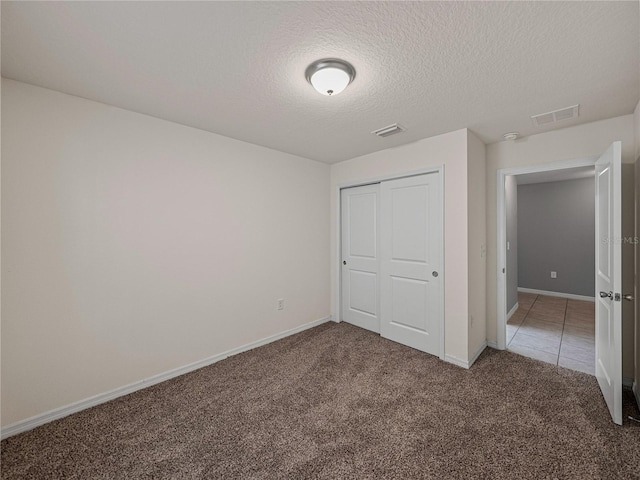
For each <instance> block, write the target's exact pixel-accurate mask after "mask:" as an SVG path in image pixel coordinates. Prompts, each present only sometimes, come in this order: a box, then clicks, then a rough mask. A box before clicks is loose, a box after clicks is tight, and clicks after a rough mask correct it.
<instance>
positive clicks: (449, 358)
mask: <svg viewBox="0 0 640 480" xmlns="http://www.w3.org/2000/svg"><path fill="white" fill-rule="evenodd" d="M485 348H487V342H486V341H484V342H482V345H480V348H478V350H477V351H476V353H474V354H473V355H472V356H471V359H470V360H469V361H467V360H462V359H461V358H458V357H455V356H453V355H446V354H445V356H444V361H445V362H448V363H453V364H454V365H457V366H459V367H462V368H466V369H467V370H468V369H469V368H471V365H473V362H475V361H476V360H477V359H478V357H479V356H480V355H481V354H482V352H484V349H485Z"/></svg>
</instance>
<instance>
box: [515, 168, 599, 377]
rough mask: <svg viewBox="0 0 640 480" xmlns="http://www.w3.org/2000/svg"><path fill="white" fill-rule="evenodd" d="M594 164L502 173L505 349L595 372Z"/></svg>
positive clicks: (579, 369)
mask: <svg viewBox="0 0 640 480" xmlns="http://www.w3.org/2000/svg"><path fill="white" fill-rule="evenodd" d="M594 176H595V167H594V166H585V167H576V168H569V169H562V170H556V171H550V172H549V171H546V172H531V173H521V174H515V175H508V176H507V177H506V178H505V211H506V250H507V252H506V296H507V312H508V313H507V325H506V348H507V349H508V350H510V351H512V352H514V353H517V354H520V355H523V356H526V357H530V358H534V359H537V360H541V361H543V362H546V363H551V364H553V365H559V366H561V367H565V368H570V369H572V370H578V371H581V372H584V373H587V374H590V375H595V256H594V252H595V202H594V198H595V180H594Z"/></svg>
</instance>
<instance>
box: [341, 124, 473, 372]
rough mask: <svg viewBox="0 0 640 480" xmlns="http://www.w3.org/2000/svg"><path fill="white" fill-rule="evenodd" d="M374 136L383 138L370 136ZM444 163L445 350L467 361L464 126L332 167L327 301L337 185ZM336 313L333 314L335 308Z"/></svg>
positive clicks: (466, 232) (465, 142) (396, 174)
mask: <svg viewBox="0 0 640 480" xmlns="http://www.w3.org/2000/svg"><path fill="white" fill-rule="evenodd" d="M373 141H384V140H379V139H374V140H373ZM441 165H444V169H445V172H444V218H445V225H444V242H445V253H444V274H445V278H444V288H445V304H444V315H445V354H446V355H449V356H450V357H453V358H455V359H459V360H462V361H467V360H468V322H469V319H468V312H469V306H468V276H469V271H468V268H469V263H468V241H467V239H468V224H467V214H468V212H467V195H468V191H467V130H466V129H463V130H458V131H455V132H451V133H447V134H444V135H439V136H436V137H431V138H427V139H424V140H421V141H418V142H415V143H412V144H409V145H403V146H400V147H396V148H390V149H388V150H382V151H379V152H375V153H371V154H368V155H364V156H361V157H357V158H354V159H351V160H347V161H345V162H340V163H337V164H334V165H332V166H331V238H332V239H333V241H332V244H331V305H332V309H331V311H332V312H336V306H337V305H338V302H339V292H337V291H336V288H337V281H336V280H337V276H336V275H337V264H338V261H339V258H338V255H339V248H338V241H337V239H336V234H337V229H336V226H337V221H338V219H339V218H340V217H339V212H338V207H339V204H338V198H339V197H338V188H339V186H341V185H342V186H345V185H346V184H354V183H356V182H360V183H366V182H367V181H371V180H377V179H379V178H380V177H383V176H402V175H403V174H407V173H408V172H414V171H417V170H421V169H425V168H428V167H435V166H441ZM334 315H335V313H334Z"/></svg>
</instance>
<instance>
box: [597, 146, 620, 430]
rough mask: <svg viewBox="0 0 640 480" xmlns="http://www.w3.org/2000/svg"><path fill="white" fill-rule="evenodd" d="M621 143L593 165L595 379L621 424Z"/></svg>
mask: <svg viewBox="0 0 640 480" xmlns="http://www.w3.org/2000/svg"><path fill="white" fill-rule="evenodd" d="M621 150H622V146H621V144H620V142H614V143H612V144H611V145H610V146H609V148H607V150H606V151H605V152H604V153H603V154H602V156H601V157H600V158H599V159H598V161H597V162H596V180H595V181H596V292H597V294H596V378H597V379H598V384H599V385H600V389H601V390H602V395H604V399H605V401H606V402H607V406H608V407H609V411H610V412H611V417H612V418H613V421H614V422H615V423H617V424H619V425H622V305H621V293H622V275H621V273H622V272H621V269H622V247H621V237H622V215H621V198H622V186H621V171H620V170H621Z"/></svg>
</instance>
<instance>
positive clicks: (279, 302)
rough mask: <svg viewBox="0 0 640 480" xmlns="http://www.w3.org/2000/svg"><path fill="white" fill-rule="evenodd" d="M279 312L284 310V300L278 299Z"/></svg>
mask: <svg viewBox="0 0 640 480" xmlns="http://www.w3.org/2000/svg"><path fill="white" fill-rule="evenodd" d="M278 310H284V298H279V299H278Z"/></svg>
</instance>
